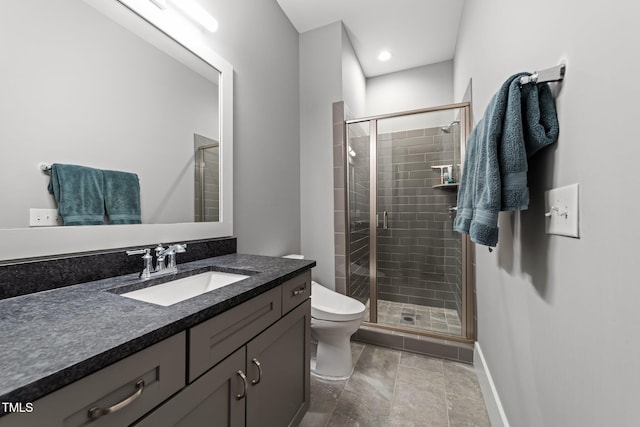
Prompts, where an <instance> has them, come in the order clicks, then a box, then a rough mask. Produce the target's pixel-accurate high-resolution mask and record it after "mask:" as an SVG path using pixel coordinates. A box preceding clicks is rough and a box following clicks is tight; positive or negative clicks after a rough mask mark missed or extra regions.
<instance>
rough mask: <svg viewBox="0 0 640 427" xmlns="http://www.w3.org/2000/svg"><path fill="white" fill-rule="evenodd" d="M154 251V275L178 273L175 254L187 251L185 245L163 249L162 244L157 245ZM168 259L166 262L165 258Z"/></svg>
mask: <svg viewBox="0 0 640 427" xmlns="http://www.w3.org/2000/svg"><path fill="white" fill-rule="evenodd" d="M155 251H156V268H155V270H154V273H161V272H165V273H164V274H169V273H175V272H177V271H178V267H177V265H176V254H177V253H183V252H186V251H187V245H186V244H181V245H170V246H169V247H167V248H163V247H162V244H158V246H157V247H156V249H155ZM167 257H168V260H166V259H165V258H167Z"/></svg>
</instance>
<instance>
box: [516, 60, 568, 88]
mask: <svg viewBox="0 0 640 427" xmlns="http://www.w3.org/2000/svg"><path fill="white" fill-rule="evenodd" d="M566 68H567V67H566V65H565V64H560V65H556V66H555V67H551V68H547V69H546V70H542V71H534V72H533V74H531V75H530V76H524V77H520V85H526V84H527V83H545V82H557V81H560V80H563V79H564V73H565V71H566Z"/></svg>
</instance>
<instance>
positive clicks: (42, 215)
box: [29, 208, 62, 227]
mask: <svg viewBox="0 0 640 427" xmlns="http://www.w3.org/2000/svg"><path fill="white" fill-rule="evenodd" d="M57 225H62V220H61V219H60V217H58V210H57V209H37V208H30V209H29V227H54V226H57Z"/></svg>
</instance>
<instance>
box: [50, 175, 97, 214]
mask: <svg viewBox="0 0 640 427" xmlns="http://www.w3.org/2000/svg"><path fill="white" fill-rule="evenodd" d="M103 187H104V183H103V174H102V171H101V170H99V169H93V168H88V167H85V166H77V165H65V164H59V163H54V164H53V165H52V166H51V180H50V181H49V193H51V194H53V196H54V197H55V199H56V203H57V204H58V213H59V214H60V216H61V217H62V220H63V221H64V225H99V224H104V213H105V212H104V196H103Z"/></svg>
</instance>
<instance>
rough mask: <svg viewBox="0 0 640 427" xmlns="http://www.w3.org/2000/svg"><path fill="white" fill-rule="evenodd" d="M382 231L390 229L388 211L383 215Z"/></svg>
mask: <svg viewBox="0 0 640 427" xmlns="http://www.w3.org/2000/svg"><path fill="white" fill-rule="evenodd" d="M382 229H383V230H388V229H389V214H387V211H384V212H383V213H382Z"/></svg>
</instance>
